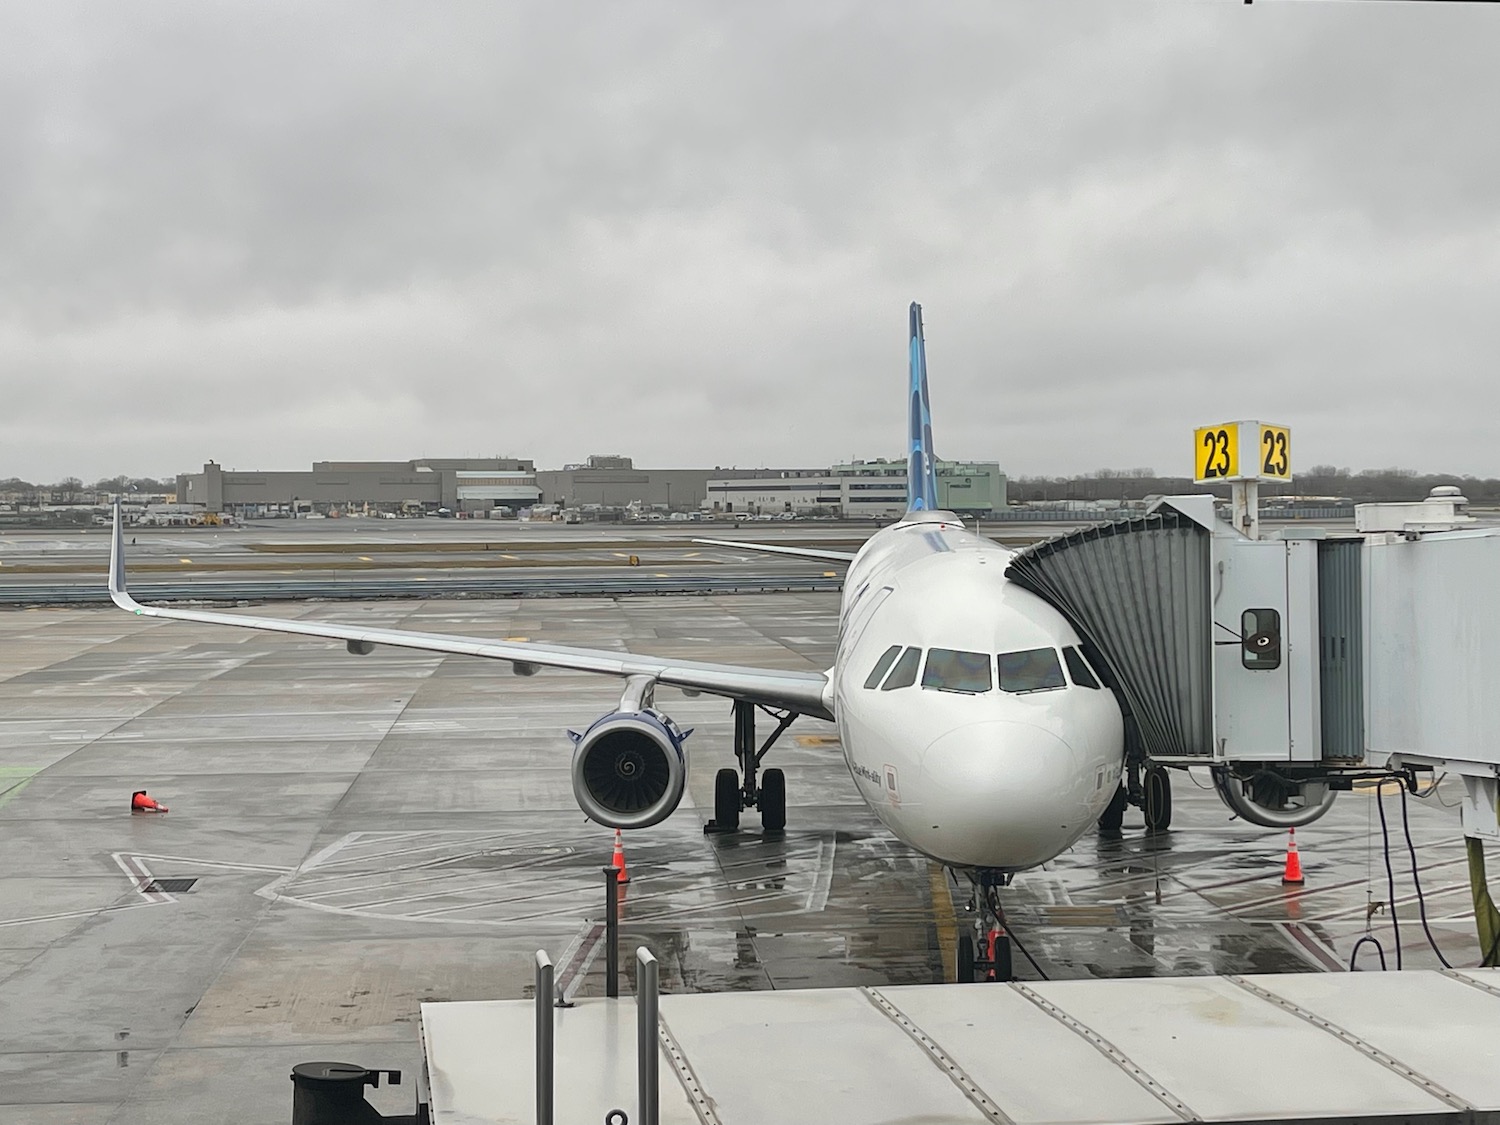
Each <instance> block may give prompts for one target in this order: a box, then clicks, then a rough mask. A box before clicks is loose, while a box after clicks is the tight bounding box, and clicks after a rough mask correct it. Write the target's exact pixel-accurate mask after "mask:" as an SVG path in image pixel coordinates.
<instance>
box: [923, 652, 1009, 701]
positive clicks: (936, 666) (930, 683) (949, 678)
mask: <svg viewBox="0 0 1500 1125" xmlns="http://www.w3.org/2000/svg"><path fill="white" fill-rule="evenodd" d="M990 667H991V666H990V654H989V653H987V652H960V651H959V650H957V649H952V648H935V649H932V650H931V651H929V652H928V653H927V666H926V667H925V668H923V669H922V686H923V687H924V688H932V689H934V690H936V691H959V692H964V693H966V694H969V695H977V694H978V693H980V692H985V691H989V690H990V688H991V686H992V685H993V682H994V681H993V680H992V679H991V674H990Z"/></svg>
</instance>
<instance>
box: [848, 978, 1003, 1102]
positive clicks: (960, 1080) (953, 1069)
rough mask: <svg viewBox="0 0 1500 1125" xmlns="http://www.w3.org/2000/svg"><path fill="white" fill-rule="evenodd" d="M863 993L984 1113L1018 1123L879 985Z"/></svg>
mask: <svg viewBox="0 0 1500 1125" xmlns="http://www.w3.org/2000/svg"><path fill="white" fill-rule="evenodd" d="M859 991H860V994H861V995H863V996H864V998H865V999H866V1000H868V1001H869V1002H870V1003H871V1004H872V1005H873V1006H874V1007H875V1010H876V1011H877V1012H879V1013H880V1014H881V1015H883V1016H885V1017H886V1018H887V1019H889V1020H890V1021H891V1022H892V1023H894V1024H895V1025H896V1026H897V1027H899V1028H900V1029H901V1030H902V1031H904V1032H905V1033H906V1035H907V1037H908V1038H909V1039H911V1041H912V1042H914V1043H915V1044H917V1046H919V1047H920V1048H922V1050H923V1051H924V1052H925V1053H926V1054H927V1056H928V1057H929V1058H931V1059H932V1061H933V1062H935V1063H936V1064H937V1066H938V1069H939V1070H941V1071H942V1072H943V1074H944V1075H945V1076H946V1077H947V1078H948V1080H949V1081H950V1082H952V1083H953V1084H954V1085H955V1086H957V1087H958V1090H959V1093H961V1094H963V1096H964V1097H965V1098H967V1099H968V1100H969V1102H970V1103H972V1104H973V1106H974V1108H975V1109H977V1110H979V1112H980V1113H982V1114H984V1116H985V1117H986V1118H988V1119H989V1120H990V1121H992V1122H994V1123H995V1125H1015V1119H1014V1118H1012V1117H1011V1116H1010V1115H1009V1114H1008V1113H1006V1112H1005V1111H1004V1110H1003V1109H1001V1108H1000V1107H999V1106H998V1105H996V1104H995V1102H994V1100H993V1099H991V1097H990V1096H989V1094H988V1093H986V1092H985V1090H984V1087H982V1086H981V1085H979V1083H978V1082H976V1081H974V1079H973V1078H971V1077H970V1076H969V1073H968V1072H967V1071H966V1070H964V1068H963V1067H961V1066H959V1065H958V1062H957V1061H956V1060H955V1059H954V1058H953V1057H952V1056H951V1055H949V1054H948V1052H947V1051H945V1050H943V1048H942V1045H941V1044H940V1043H938V1041H937V1040H935V1039H933V1038H932V1036H930V1035H928V1034H927V1032H925V1031H923V1030H922V1028H921V1026H920V1025H918V1024H917V1023H916V1022H915V1021H914V1020H912V1018H911V1017H910V1016H908V1015H907V1014H906V1013H905V1012H903V1011H902V1010H901V1009H900V1008H898V1007H896V1005H895V1004H893V1003H892V1002H891V1001H890V999H889V998H888V997H887V996H886V995H885V994H884V993H883V992H881V991H880V990H879V989H878V988H869V987H864V988H861V989H860V990H859Z"/></svg>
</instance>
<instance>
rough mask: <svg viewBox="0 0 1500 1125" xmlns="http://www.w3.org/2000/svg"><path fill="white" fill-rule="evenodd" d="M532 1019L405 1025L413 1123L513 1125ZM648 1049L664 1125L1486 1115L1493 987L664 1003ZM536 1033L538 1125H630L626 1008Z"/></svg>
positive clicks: (1357, 982)
mask: <svg viewBox="0 0 1500 1125" xmlns="http://www.w3.org/2000/svg"><path fill="white" fill-rule="evenodd" d="M533 1018H534V1017H533V1008H532V1005H531V1003H530V1002H529V1001H524V1000H520V1001H494V1002H483V1003H461V1004H424V1005H423V1006H422V1033H423V1041H424V1045H425V1050H426V1056H427V1071H428V1083H429V1090H430V1097H431V1109H432V1120H433V1122H434V1123H435V1125H458V1123H462V1125H476V1123H480V1122H484V1123H501V1122H518V1123H519V1122H527V1123H529V1122H532V1121H533V1120H534V1119H535V1118H534V1115H535V1109H534V1106H535V1102H534V1098H535V1088H534V1085H533V1080H534V1061H533V1060H534V1045H533V1030H534V1024H533ZM660 1030H661V1032H662V1042H663V1043H665V1044H669V1045H670V1047H671V1048H672V1050H668V1049H659V1050H658V1052H657V1059H658V1064H659V1068H660V1085H661V1120H662V1122H663V1123H666V1125H695V1123H698V1122H704V1123H706V1125H713V1123H714V1122H722V1123H723V1125H760V1123H763V1122H776V1123H777V1125H798V1123H801V1122H806V1123H808V1125H812V1123H816V1125H827V1123H828V1122H830V1121H838V1122H848V1123H850V1125H855V1123H858V1125H886V1123H889V1125H896V1123H901V1125H913V1123H917V1122H945V1123H948V1122H951V1123H959V1122H975V1123H983V1122H1001V1123H1003V1122H1017V1123H1026V1125H1051V1123H1058V1125H1060V1123H1063V1122H1067V1123H1070V1125H1086V1123H1090V1122H1098V1123H1100V1125H1105V1123H1109V1122H1121V1123H1127V1122H1132V1123H1133V1122H1139V1123H1146V1122H1178V1121H1191V1120H1202V1121H1220V1122H1240V1121H1264V1120H1278V1119H1280V1120H1286V1119H1293V1120H1300V1121H1347V1120H1351V1119H1355V1118H1366V1119H1368V1118H1369V1117H1372V1116H1376V1117H1378V1116H1381V1115H1397V1114H1405V1115H1409V1116H1410V1117H1411V1118H1412V1119H1418V1120H1422V1121H1431V1122H1437V1121H1444V1120H1452V1121H1459V1120H1463V1119H1466V1118H1465V1115H1466V1113H1467V1112H1468V1111H1472V1110H1481V1111H1500V1067H1496V1066H1495V1063H1494V1050H1495V1044H1496V1043H1497V1042H1500V972H1497V971H1493V970H1462V971H1455V972H1452V973H1436V972H1420V971H1414V972H1406V973H1347V974H1346V973H1339V974H1327V975H1320V974H1306V975H1301V974H1285V975H1275V976H1257V977H1191V978H1175V979H1149V980H1112V981H1097V980H1088V981H1058V982H1051V983H1038V984H1030V983H1028V984H1014V985H993V984H988V985H986V984H974V985H925V986H918V987H909V988H882V989H820V990H808V991H790V992H749V993H744V992H741V993H715V994H689V995H670V996H663V997H662V998H661V1026H660ZM556 1035H557V1058H556V1071H557V1080H556V1099H557V1100H556V1120H557V1121H558V1122H559V1123H563V1122H580V1121H582V1122H587V1121H602V1120H603V1119H604V1115H605V1113H606V1111H608V1110H610V1109H612V1108H616V1107H618V1108H621V1109H624V1110H625V1111H626V1112H627V1113H628V1114H629V1115H630V1117H631V1119H632V1120H635V1119H636V1082H635V1006H634V1003H633V1001H632V1000H630V999H629V998H626V999H622V1000H584V1001H581V1002H579V1004H578V1006H577V1007H575V1008H571V1009H564V1010H560V1011H558V1012H557V1022H556ZM660 1046H661V1044H659V1047H660ZM674 1051H675V1057H674ZM689 1087H692V1088H693V1092H694V1095H695V1096H690V1095H689Z"/></svg>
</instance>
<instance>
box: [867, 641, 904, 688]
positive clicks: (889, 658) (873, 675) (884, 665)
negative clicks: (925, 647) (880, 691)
mask: <svg viewBox="0 0 1500 1125" xmlns="http://www.w3.org/2000/svg"><path fill="white" fill-rule="evenodd" d="M900 655H901V646H900V645H892V646H891V647H890V648H888V649H886V650H885V651H884V652H883V653H881V654H880V659H879V660H877V661H875V667H874V668H872V669H871V670H870V675H869V677H868V678H867V679H866V680H865V687H867V688H874V687H879V686H880V677H882V676H884V675H885V674H886V672H887V671H889V670H890V667H891V665H892V664H893V663H895V660H896V657H898V656H900Z"/></svg>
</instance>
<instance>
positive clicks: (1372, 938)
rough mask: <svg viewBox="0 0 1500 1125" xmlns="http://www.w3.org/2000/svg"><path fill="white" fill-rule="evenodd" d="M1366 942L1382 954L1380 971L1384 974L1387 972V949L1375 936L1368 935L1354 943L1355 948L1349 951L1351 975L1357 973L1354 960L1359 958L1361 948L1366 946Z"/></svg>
mask: <svg viewBox="0 0 1500 1125" xmlns="http://www.w3.org/2000/svg"><path fill="white" fill-rule="evenodd" d="M1365 942H1369V943H1370V944H1371V945H1373V946H1374V947H1375V952H1376V953H1378V954H1380V971H1381V972H1382V973H1383V972H1385V949H1384V947H1383V946H1382V945H1381V944H1380V942H1379V941H1378V940H1377V939H1376V937H1375V935H1374V934H1366V935H1365V936H1364V937H1362V938H1360V939H1359V940H1358V941H1357V942H1355V943H1354V948H1353V949H1351V950H1350V951H1349V971H1350V972H1351V973H1352V972H1355V971H1356V970H1355V968H1354V960H1355V958H1357V957H1358V956H1359V947H1360V946H1362V945H1364V944H1365Z"/></svg>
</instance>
